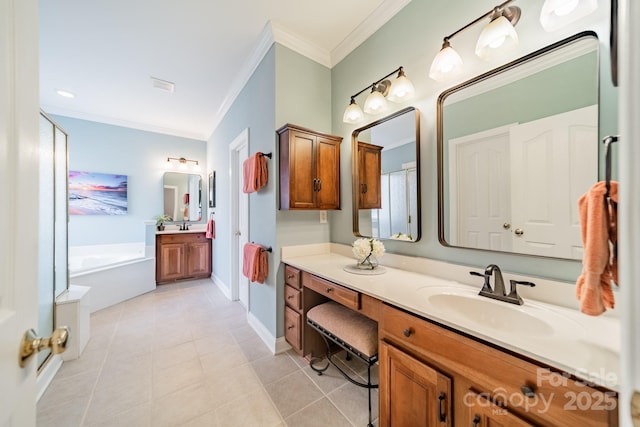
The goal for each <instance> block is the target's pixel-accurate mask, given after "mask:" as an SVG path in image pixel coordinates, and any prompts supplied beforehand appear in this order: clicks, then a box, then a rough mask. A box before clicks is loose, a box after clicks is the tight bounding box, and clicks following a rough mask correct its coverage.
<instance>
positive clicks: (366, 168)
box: [351, 107, 421, 242]
mask: <svg viewBox="0 0 640 427" xmlns="http://www.w3.org/2000/svg"><path fill="white" fill-rule="evenodd" d="M351 161H352V185H353V190H352V197H353V234H354V235H356V236H366V237H374V238H376V239H394V240H400V241H408V242H416V241H418V240H419V239H420V232H421V228H420V112H419V111H418V110H417V109H416V108H414V107H408V108H405V109H402V110H400V111H397V112H396V113H393V114H391V115H389V116H387V117H384V118H382V119H380V120H377V121H375V122H373V123H370V124H368V125H366V126H363V127H361V128H359V129H356V130H354V131H353V134H352V137H351Z"/></svg>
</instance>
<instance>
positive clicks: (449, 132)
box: [444, 52, 598, 141]
mask: <svg viewBox="0 0 640 427" xmlns="http://www.w3.org/2000/svg"><path fill="white" fill-rule="evenodd" d="M597 61H598V55H597V53H596V52H592V53H589V54H587V55H582V56H580V57H578V58H575V59H572V60H570V61H567V62H563V63H561V64H558V65H555V66H554V67H551V68H549V69H547V70H544V71H541V72H538V73H535V74H532V75H531V76H528V77H526V78H523V79H520V80H518V81H515V82H513V83H510V84H507V85H504V86H502V87H499V88H496V89H493V90H492V91H491V92H490V93H486V92H485V93H483V94H480V95H476V96H473V97H471V98H468V99H464V100H461V101H458V102H455V101H453V103H452V102H447V101H445V104H446V107H445V109H444V117H447V118H449V119H448V120H445V126H444V135H445V137H444V140H445V141H448V140H450V139H454V138H458V137H460V136H465V135H471V134H474V133H477V132H481V131H483V130H487V129H494V128H497V127H499V126H504V125H508V124H511V123H520V124H522V123H527V122H530V121H533V120H538V119H542V118H544V117H548V116H552V115H555V114H559V113H565V112H567V111H573V110H577V109H579V108H582V107H588V106H590V105H594V104H597V103H598V80H597V78H596V75H595V74H592V73H581V72H580V71H581V70H594V71H595V70H597V69H598V62H597ZM540 87H544V88H545V89H544V90H540ZM516 94H517V96H515V95H516ZM458 117H459V118H460V120H456V119H455V118H458ZM451 118H454V119H453V120H451Z"/></svg>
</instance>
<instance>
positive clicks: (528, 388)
mask: <svg viewBox="0 0 640 427" xmlns="http://www.w3.org/2000/svg"><path fill="white" fill-rule="evenodd" d="M520 390H521V391H522V394H524V395H525V396H527V397H529V398H532V397H536V392H535V391H534V390H533V387H531V386H528V385H523V386H522V387H520Z"/></svg>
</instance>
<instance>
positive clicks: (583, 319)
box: [282, 250, 620, 390]
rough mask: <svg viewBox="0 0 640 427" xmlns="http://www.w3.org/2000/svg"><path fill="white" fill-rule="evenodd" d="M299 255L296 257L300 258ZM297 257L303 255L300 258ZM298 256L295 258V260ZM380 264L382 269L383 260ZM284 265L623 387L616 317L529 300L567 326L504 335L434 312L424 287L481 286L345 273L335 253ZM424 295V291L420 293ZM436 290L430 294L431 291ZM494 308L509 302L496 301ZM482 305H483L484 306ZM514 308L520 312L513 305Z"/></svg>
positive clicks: (392, 273)
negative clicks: (538, 332) (548, 332)
mask: <svg viewBox="0 0 640 427" xmlns="http://www.w3.org/2000/svg"><path fill="white" fill-rule="evenodd" d="M296 252H297V253H296ZM298 253H299V254H300V256H298ZM294 254H295V255H294ZM380 261H381V265H384V257H382V259H381V260H380ZM282 262H283V263H286V264H289V265H291V266H294V267H297V268H300V269H302V270H304V271H307V272H309V273H312V274H314V275H316V276H319V277H322V278H325V279H327V280H330V281H332V282H335V283H338V284H340V285H343V286H346V287H348V288H351V289H354V290H357V291H360V292H363V293H365V294H367V295H370V296H373V297H376V298H378V299H380V300H382V301H385V302H387V303H390V304H392V305H394V306H396V307H399V308H402V309H405V310H407V311H409V312H411V313H414V314H416V315H418V316H421V317H424V318H426V319H429V320H433V321H435V322H437V323H440V324H442V325H445V326H448V327H451V328H453V329H456V330H458V331H460V332H463V333H466V334H468V335H471V336H473V337H476V338H478V339H481V340H483V341H486V342H489V343H491V344H494V345H497V346H499V347H502V348H504V349H507V350H511V351H513V352H515V353H518V354H521V355H523V356H527V357H530V358H532V359H534V360H537V361H539V362H541V363H542V364H546V365H549V366H551V367H555V368H558V369H560V370H563V371H565V372H568V373H570V374H572V375H575V376H576V377H579V378H582V379H585V380H586V381H588V382H590V383H594V384H599V385H602V386H604V387H607V388H610V389H613V390H617V389H618V386H619V381H618V378H619V372H620V369H619V354H620V322H619V320H618V319H617V318H615V317H591V316H587V315H584V314H582V313H580V312H579V311H577V310H573V309H569V308H564V307H559V306H556V305H552V304H547V303H542V302H537V301H533V300H532V299H530V298H525V304H524V305H523V306H522V307H523V308H524V309H525V310H528V312H529V313H535V314H536V315H539V316H542V317H544V316H545V314H548V315H553V316H555V317H559V318H560V319H566V325H562V327H559V328H558V331H556V332H554V333H553V334H552V335H545V336H531V334H529V333H528V331H527V330H522V331H520V333H516V334H514V333H513V331H512V332H511V333H506V332H502V331H498V330H494V329H491V328H490V327H487V326H486V325H485V324H483V322H481V321H478V323H477V324H473V323H469V322H465V323H464V324H461V323H459V322H456V321H455V320H452V318H447V316H443V315H442V313H438V312H437V311H435V312H434V310H433V305H432V304H429V303H428V302H427V297H425V296H424V288H426V287H438V288H439V289H441V288H447V289H460V290H463V291H469V290H473V291H474V292H476V293H477V292H478V291H479V287H478V288H475V287H472V286H468V285H464V284H460V283H457V282H455V281H451V280H443V279H440V278H436V277H432V276H429V275H426V274H421V273H414V272H410V271H406V270H401V269H398V268H392V267H389V266H385V269H386V272H385V273H384V274H381V275H359V274H353V273H349V272H346V271H344V270H343V268H344V267H345V266H348V265H355V259H354V258H352V257H347V256H344V255H340V254H337V253H322V254H313V255H309V254H305V252H304V251H290V250H289V251H285V250H283V258H282ZM421 290H422V291H421ZM431 291H433V289H431V290H429V292H431ZM487 300H488V301H491V302H495V304H499V305H500V304H502V305H503V304H507V305H510V304H509V303H505V302H501V301H494V300H490V299H489V298H487ZM483 303H484V301H483ZM514 309H518V307H517V306H514ZM576 331H577V332H576Z"/></svg>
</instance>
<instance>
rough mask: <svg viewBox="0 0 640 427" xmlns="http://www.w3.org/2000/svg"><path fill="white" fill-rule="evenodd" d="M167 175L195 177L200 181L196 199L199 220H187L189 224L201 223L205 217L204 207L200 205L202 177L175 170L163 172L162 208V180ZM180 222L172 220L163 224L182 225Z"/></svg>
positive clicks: (197, 174)
mask: <svg viewBox="0 0 640 427" xmlns="http://www.w3.org/2000/svg"><path fill="white" fill-rule="evenodd" d="M168 173H173V174H176V175H184V176H185V177H188V176H197V177H198V178H199V180H200V181H199V184H198V197H199V199H200V218H199V219H198V220H189V222H190V223H191V224H197V223H200V222H202V220H203V218H204V217H205V215H204V209H205V207H204V206H203V203H202V186H203V179H202V175H201V174H199V173H191V172H179V171H175V170H169V171H166V172H164V173H163V174H162V188H163V196H162V203H163V206H164V182H165V181H164V180H165V177H166V175H167V174H168ZM163 213H164V207H163ZM182 222H183V221H180V220H176V219H175V218H174V219H173V221H165V222H164V223H165V224H182Z"/></svg>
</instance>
